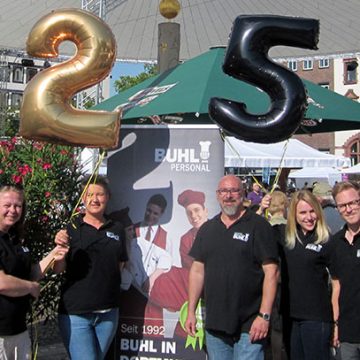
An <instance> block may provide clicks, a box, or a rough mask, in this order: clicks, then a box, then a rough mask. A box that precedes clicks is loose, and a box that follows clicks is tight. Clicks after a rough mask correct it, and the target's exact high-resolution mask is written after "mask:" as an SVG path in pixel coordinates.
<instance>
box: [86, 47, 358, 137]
mask: <svg viewBox="0 0 360 360" xmlns="http://www.w3.org/2000/svg"><path fill="white" fill-rule="evenodd" d="M224 52H225V49H224V48H214V49H211V50H209V51H208V52H206V53H204V54H202V55H200V56H197V57H195V58H193V59H191V60H188V61H185V62H184V63H182V64H180V65H178V66H176V67H174V68H172V69H170V70H168V71H167V72H164V73H163V74H160V75H157V76H155V77H152V78H150V79H147V80H145V81H144V82H142V83H140V84H137V85H136V86H134V87H132V88H130V89H128V90H126V91H123V92H121V93H120V94H118V95H115V96H113V97H111V98H110V99H108V100H105V101H104V102H102V103H100V104H99V105H96V106H95V107H93V109H94V110H107V111H112V110H114V109H117V108H123V111H124V116H123V119H124V120H125V121H124V124H137V123H144V122H146V121H148V123H151V121H150V120H149V117H151V116H159V115H160V116H161V120H163V121H165V122H168V123H192V124H208V123H212V122H211V120H210V119H209V115H208V105H209V100H210V99H211V98H212V97H220V98H225V99H229V100H234V101H239V102H244V103H245V104H246V106H247V110H248V111H249V112H251V113H254V114H262V113H266V112H267V111H268V108H269V106H270V99H269V97H268V95H267V94H266V93H264V92H262V91H261V90H259V89H257V88H256V87H254V86H252V85H249V84H247V83H245V82H243V81H239V80H236V79H234V78H232V77H230V76H228V75H226V74H225V73H224V72H223V71H222V63H223V59H224ZM303 82H304V85H305V87H306V89H307V93H308V96H309V106H308V109H307V111H306V115H305V117H306V119H305V120H304V121H303V123H302V125H301V127H300V128H299V130H298V133H307V132H311V133H318V132H331V131H337V130H351V129H358V128H359V127H360V103H358V102H355V101H353V100H350V99H348V98H346V97H344V96H342V95H339V94H337V93H335V92H333V91H330V90H327V89H325V88H323V87H321V86H319V85H316V84H314V83H312V82H310V81H306V80H303Z"/></svg>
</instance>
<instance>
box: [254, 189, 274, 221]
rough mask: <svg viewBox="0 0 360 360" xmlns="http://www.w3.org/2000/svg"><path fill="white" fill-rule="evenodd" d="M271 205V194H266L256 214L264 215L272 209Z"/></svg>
mask: <svg viewBox="0 0 360 360" xmlns="http://www.w3.org/2000/svg"><path fill="white" fill-rule="evenodd" d="M270 204H271V195H270V194H266V195H265V196H264V197H263V198H262V199H261V202H260V206H259V209H257V211H256V213H257V214H258V215H261V216H262V215H264V214H265V211H266V210H267V209H268V208H269V207H270Z"/></svg>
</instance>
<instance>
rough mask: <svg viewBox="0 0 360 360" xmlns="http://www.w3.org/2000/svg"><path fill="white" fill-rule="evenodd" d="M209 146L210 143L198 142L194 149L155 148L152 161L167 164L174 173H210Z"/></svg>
mask: <svg viewBox="0 0 360 360" xmlns="http://www.w3.org/2000/svg"><path fill="white" fill-rule="evenodd" d="M210 146H211V141H199V147H196V148H172V149H169V148H167V149H164V148H156V149H155V154H154V161H155V162H156V163H161V162H167V163H169V164H170V170H171V171H176V172H210V169H209V158H210Z"/></svg>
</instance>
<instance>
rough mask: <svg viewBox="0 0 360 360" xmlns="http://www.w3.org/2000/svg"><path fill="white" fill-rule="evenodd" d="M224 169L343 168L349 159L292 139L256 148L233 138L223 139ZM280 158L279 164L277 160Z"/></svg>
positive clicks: (249, 143)
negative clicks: (326, 152)
mask: <svg viewBox="0 0 360 360" xmlns="http://www.w3.org/2000/svg"><path fill="white" fill-rule="evenodd" d="M224 146H225V167H247V168H263V167H280V166H281V167H285V168H304V167H344V166H349V165H350V159H348V158H345V157H341V156H335V155H331V154H325V153H323V152H321V151H318V150H316V149H314V148H312V147H311V146H308V145H306V144H304V143H302V142H301V141H299V140H296V139H289V141H288V143H287V141H281V142H279V143H275V144H257V143H252V142H246V141H242V140H239V139H236V138H235V137H231V136H228V137H226V138H225V145H224ZM283 155H284V158H283V162H282V164H281V159H282V157H283Z"/></svg>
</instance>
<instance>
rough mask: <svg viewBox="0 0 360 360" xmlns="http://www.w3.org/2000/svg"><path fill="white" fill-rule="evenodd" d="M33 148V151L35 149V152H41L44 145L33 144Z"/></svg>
mask: <svg viewBox="0 0 360 360" xmlns="http://www.w3.org/2000/svg"><path fill="white" fill-rule="evenodd" d="M33 147H34V148H35V149H37V150H42V149H43V148H44V144H42V143H38V142H35V143H34V144H33Z"/></svg>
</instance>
